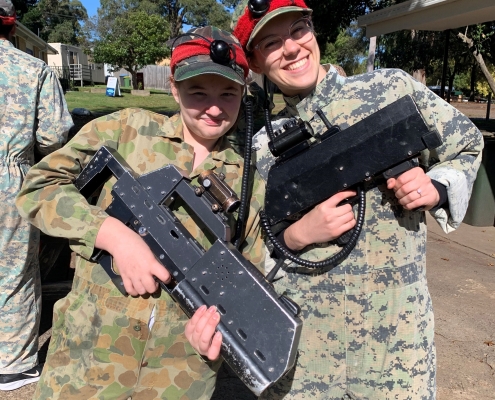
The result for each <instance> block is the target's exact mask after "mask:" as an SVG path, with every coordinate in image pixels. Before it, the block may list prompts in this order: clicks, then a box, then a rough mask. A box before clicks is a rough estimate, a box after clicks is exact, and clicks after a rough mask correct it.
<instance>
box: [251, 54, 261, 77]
mask: <svg viewBox="0 0 495 400" xmlns="http://www.w3.org/2000/svg"><path fill="white" fill-rule="evenodd" d="M248 64H249V69H250V70H251V71H253V72H256V73H257V74H262V73H263V71H262V70H261V68H260V67H259V66H258V62H257V61H256V57H255V56H251V57H249V58H248Z"/></svg>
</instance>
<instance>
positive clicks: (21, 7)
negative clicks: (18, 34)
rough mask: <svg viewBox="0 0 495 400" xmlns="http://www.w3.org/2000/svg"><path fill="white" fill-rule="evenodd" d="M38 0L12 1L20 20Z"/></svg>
mask: <svg viewBox="0 0 495 400" xmlns="http://www.w3.org/2000/svg"><path fill="white" fill-rule="evenodd" d="M37 2H38V0H12V4H13V5H14V7H15V12H16V14H17V16H18V17H19V18H22V16H23V15H24V14H25V13H27V11H28V10H29V9H30V8H32V7H34V5H35V4H36V3H37Z"/></svg>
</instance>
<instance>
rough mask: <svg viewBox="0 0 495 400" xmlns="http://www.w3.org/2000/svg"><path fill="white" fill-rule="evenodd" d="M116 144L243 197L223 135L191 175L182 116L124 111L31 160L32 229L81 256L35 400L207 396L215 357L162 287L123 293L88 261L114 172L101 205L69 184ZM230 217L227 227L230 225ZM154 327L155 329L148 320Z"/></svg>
mask: <svg viewBox="0 0 495 400" xmlns="http://www.w3.org/2000/svg"><path fill="white" fill-rule="evenodd" d="M102 145H105V146H108V147H111V148H114V149H116V150H117V151H118V152H119V153H120V154H121V155H122V156H123V157H124V158H125V159H126V161H127V162H128V163H129V165H130V167H131V168H132V169H133V170H134V171H135V172H136V173H138V174H143V173H146V172H150V171H153V170H156V169H158V168H160V167H163V166H164V165H166V164H169V163H171V164H174V165H176V166H177V167H179V168H181V169H183V170H184V171H187V172H188V173H189V176H190V177H191V178H192V179H193V183H195V182H196V179H197V177H198V175H199V174H200V173H201V172H202V171H204V170H214V171H216V172H217V173H220V172H223V173H224V174H225V181H226V183H227V184H229V185H230V186H231V187H232V188H233V189H234V190H235V191H236V192H237V193H240V188H241V180H242V170H243V161H242V158H241V157H240V156H238V155H237V154H236V153H235V152H234V151H233V150H232V148H231V147H230V145H229V144H228V141H227V139H226V137H225V136H224V137H222V138H221V139H219V140H218V142H217V144H216V145H215V149H214V150H213V152H212V153H210V155H209V156H208V157H207V158H206V159H205V160H204V161H203V163H202V164H201V165H200V166H199V167H197V168H196V169H195V170H194V171H192V166H193V155H194V149H193V147H192V146H190V145H188V144H187V143H185V142H184V140H183V133H182V121H181V118H180V117H179V115H175V116H174V117H172V118H168V117H165V116H163V115H159V114H154V113H152V112H149V111H145V110H141V109H125V110H122V111H119V112H115V113H113V114H110V115H107V116H104V117H101V118H99V119H97V120H94V121H92V122H91V123H89V124H87V125H86V126H85V127H83V128H82V129H81V131H80V132H79V133H78V134H77V135H76V136H75V137H74V138H73V139H72V140H71V141H70V142H69V143H68V144H67V145H66V146H65V147H63V148H62V149H60V150H59V151H57V152H55V153H53V154H51V155H50V156H48V157H46V158H44V159H43V160H42V161H41V162H40V163H39V164H37V165H36V166H34V167H33V168H32V169H31V170H30V172H29V174H28V176H27V179H26V183H25V186H24V187H23V189H22V191H21V193H20V195H19V197H18V200H17V205H18V207H19V210H20V211H21V213H22V214H23V215H24V216H25V217H26V218H28V219H29V221H31V222H32V223H33V224H34V225H36V226H38V227H39V228H40V229H41V230H43V231H44V232H46V233H47V234H50V235H52V236H59V237H66V238H69V240H70V244H71V248H72V249H73V250H74V251H75V252H76V253H77V254H78V255H79V256H78V257H77V261H76V271H75V278H74V283H73V287H72V291H71V292H70V293H69V295H68V296H67V297H66V298H64V299H62V300H60V301H58V302H57V303H56V304H55V309H54V316H53V328H52V338H51V342H50V348H49V351H48V356H47V361H46V364H45V367H44V370H43V374H42V377H41V379H40V382H39V384H38V387H37V390H36V394H35V398H37V399H62V400H66V399H81V400H87V399H112V400H114V399H127V398H132V399H134V400H137V399H181V400H191V399H207V398H209V397H210V395H211V393H212V392H213V389H214V384H215V374H216V370H217V369H218V366H219V363H218V362H216V363H210V362H205V361H203V359H202V357H200V356H199V355H198V354H197V353H196V352H195V351H194V350H193V348H192V346H191V345H190V344H189V342H188V341H187V340H186V338H185V336H184V325H185V323H186V322H187V317H186V315H185V314H184V313H183V312H182V311H181V309H180V308H179V307H178V305H177V304H176V303H175V302H174V301H173V300H172V298H171V297H170V296H169V295H168V294H167V293H166V292H164V291H162V292H161V293H160V294H158V295H153V296H149V297H142V296H138V297H131V296H128V297H125V296H123V295H122V294H120V292H119V291H118V290H117V289H116V287H115V286H114V284H113V283H112V282H111V281H110V279H109V277H108V276H107V274H106V273H105V271H104V270H103V268H102V267H101V266H100V265H99V264H94V263H92V262H90V261H88V258H89V257H90V256H91V255H92V253H93V250H94V243H95V238H96V235H97V232H98V229H99V227H100V226H101V224H102V223H103V221H104V219H105V218H106V216H107V214H106V213H105V212H104V211H103V210H104V209H105V208H106V207H108V205H109V204H110V201H111V193H110V191H111V187H112V186H113V184H114V183H115V178H111V179H110V180H109V181H108V182H107V183H106V184H105V185H104V187H103V189H102V192H101V194H100V196H99V198H98V202H97V206H91V205H89V204H88V203H87V202H86V200H85V199H84V198H82V196H81V195H80V194H79V192H78V191H77V190H76V189H75V187H74V186H73V185H72V184H71V182H72V181H73V180H74V179H75V178H76V177H77V176H78V174H79V173H80V172H81V169H82V168H83V167H84V166H85V165H86V164H87V163H88V161H89V160H90V159H91V157H92V156H93V155H94V154H95V153H96V151H97V150H98V149H99V148H100V147H101V146H102ZM253 176H254V179H255V183H254V187H253V192H252V193H253V196H252V198H251V203H250V205H251V208H250V212H249V218H248V222H247V226H246V236H247V240H246V241H245V243H244V245H243V247H242V248H241V250H242V251H243V254H244V255H245V256H246V258H248V259H249V260H250V261H251V262H253V263H254V264H255V265H257V266H258V267H259V268H262V266H263V260H264V258H265V256H264V251H263V248H264V246H263V241H262V240H261V237H260V236H259V232H260V226H259V220H258V215H257V214H258V213H257V211H258V209H259V208H260V206H261V205H262V203H263V194H264V185H263V181H262V180H261V179H260V178H259V176H258V175H256V176H255V175H252V177H253ZM176 215H177V216H178V218H179V220H180V221H181V222H182V223H183V224H184V225H185V226H186V228H187V229H188V230H189V231H190V232H191V234H192V235H193V237H195V238H196V239H197V240H198V242H199V243H200V244H201V245H202V246H203V247H205V248H208V241H207V239H206V237H205V235H204V234H203V232H202V230H201V229H200V227H198V226H197V225H195V223H194V220H193V218H190V217H188V215H187V213H186V211H185V210H184V209H183V208H182V207H178V209H177V210H176ZM233 218H234V217H231V221H230V223H231V225H234V224H233V222H234V221H233ZM152 315H153V316H154V323H153V324H152V327H151V329H150V328H149V326H150V325H151V324H150V318H151V317H152Z"/></svg>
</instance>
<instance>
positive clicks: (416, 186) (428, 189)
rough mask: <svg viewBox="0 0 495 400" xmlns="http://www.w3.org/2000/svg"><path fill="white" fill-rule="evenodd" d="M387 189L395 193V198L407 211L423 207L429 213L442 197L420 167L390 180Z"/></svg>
mask: <svg viewBox="0 0 495 400" xmlns="http://www.w3.org/2000/svg"><path fill="white" fill-rule="evenodd" d="M387 188H388V189H392V190H393V191H394V192H395V197H397V199H398V200H399V203H400V204H401V205H402V207H404V208H405V209H406V210H414V209H416V208H419V207H421V208H423V210H425V211H427V210H430V209H432V208H433V207H435V206H436V205H437V204H438V202H439V201H440V195H439V194H438V191H437V189H436V188H435V186H433V184H432V183H431V179H430V177H429V176H428V175H426V174H425V172H424V171H423V170H422V169H421V168H419V167H416V168H412V169H410V170H409V171H406V172H404V173H403V174H401V175H400V176H399V177H398V178H397V179H395V178H390V179H388V180H387Z"/></svg>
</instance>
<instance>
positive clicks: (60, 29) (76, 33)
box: [20, 0, 88, 45]
mask: <svg viewBox="0 0 495 400" xmlns="http://www.w3.org/2000/svg"><path fill="white" fill-rule="evenodd" d="M34 3H35V2H34V1H31V2H30V4H31V5H29V6H28V11H27V12H25V13H24V14H23V15H22V18H21V20H20V21H21V22H22V23H23V24H24V25H26V26H27V27H28V28H29V29H30V30H31V31H33V32H35V33H36V34H38V33H39V35H40V36H41V38H42V39H43V40H45V41H47V42H60V43H66V44H73V45H79V44H80V43H81V35H82V29H81V22H84V21H86V20H87V18H88V13H87V11H86V8H84V6H83V5H82V3H81V2H80V1H79V0H39V1H38V2H37V3H36V4H34Z"/></svg>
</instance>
